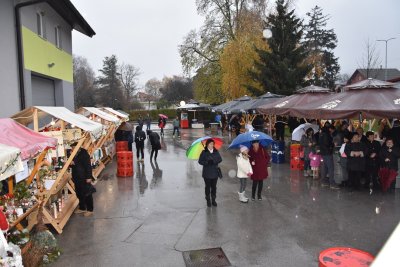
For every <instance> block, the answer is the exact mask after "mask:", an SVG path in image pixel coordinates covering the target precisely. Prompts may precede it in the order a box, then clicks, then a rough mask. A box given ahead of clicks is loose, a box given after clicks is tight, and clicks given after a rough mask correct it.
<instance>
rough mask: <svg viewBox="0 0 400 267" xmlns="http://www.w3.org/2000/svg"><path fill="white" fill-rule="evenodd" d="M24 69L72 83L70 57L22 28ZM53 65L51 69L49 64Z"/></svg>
mask: <svg viewBox="0 0 400 267" xmlns="http://www.w3.org/2000/svg"><path fill="white" fill-rule="evenodd" d="M22 42H23V50H24V63H25V69H28V70H31V71H34V72H37V73H40V74H44V75H47V76H50V77H54V78H57V79H60V80H64V81H68V82H71V83H72V82H73V74H72V73H73V72H72V55H70V54H68V53H66V52H65V51H63V50H61V49H59V48H57V47H56V46H55V45H54V44H52V43H50V42H48V41H46V40H44V39H43V38H41V37H40V36H38V35H37V34H36V33H34V32H32V31H31V30H29V29H27V28H25V27H22ZM52 63H54V65H53V66H52V67H49V64H52Z"/></svg>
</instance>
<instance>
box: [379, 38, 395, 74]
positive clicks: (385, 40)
mask: <svg viewBox="0 0 400 267" xmlns="http://www.w3.org/2000/svg"><path fill="white" fill-rule="evenodd" d="M394 39H396V38H395V37H392V38H389V39H380V40H376V41H378V42H385V47H386V49H385V81H387V44H388V42H389V41H390V40H394Z"/></svg>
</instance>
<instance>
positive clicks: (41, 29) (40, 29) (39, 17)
mask: <svg viewBox="0 0 400 267" xmlns="http://www.w3.org/2000/svg"><path fill="white" fill-rule="evenodd" d="M36 23H37V33H38V35H39V36H40V37H42V38H46V28H45V25H44V13H43V12H38V13H36Z"/></svg>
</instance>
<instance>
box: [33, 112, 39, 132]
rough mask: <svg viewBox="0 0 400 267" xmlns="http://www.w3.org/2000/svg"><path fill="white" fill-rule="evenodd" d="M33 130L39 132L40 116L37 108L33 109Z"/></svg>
mask: <svg viewBox="0 0 400 267" xmlns="http://www.w3.org/2000/svg"><path fill="white" fill-rule="evenodd" d="M33 130H34V131H35V132H39V116H38V109H37V108H35V109H33Z"/></svg>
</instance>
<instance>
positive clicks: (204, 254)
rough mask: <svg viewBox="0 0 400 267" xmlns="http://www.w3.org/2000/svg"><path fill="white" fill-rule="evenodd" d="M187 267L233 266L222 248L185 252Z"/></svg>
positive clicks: (184, 257)
mask: <svg viewBox="0 0 400 267" xmlns="http://www.w3.org/2000/svg"><path fill="white" fill-rule="evenodd" d="M183 259H184V260H185V264H186V267H224V266H231V263H230V262H229V260H228V258H227V257H226V255H225V253H224V251H223V250H222V248H209V249H200V250H189V251H184V252H183Z"/></svg>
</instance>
